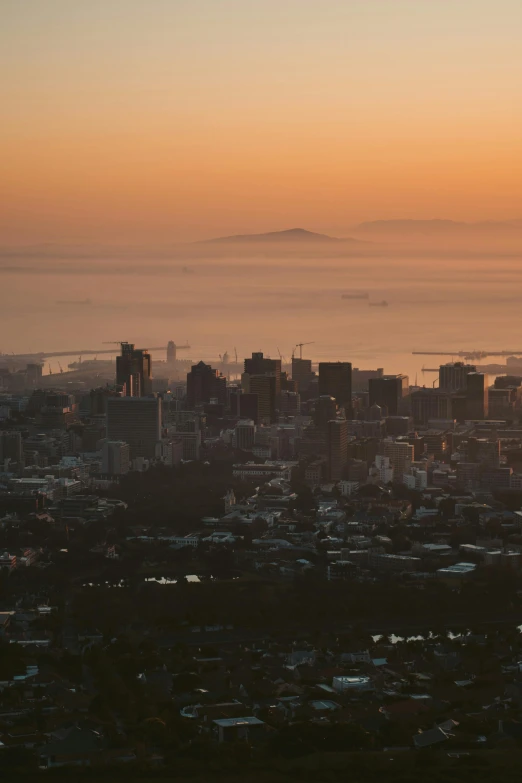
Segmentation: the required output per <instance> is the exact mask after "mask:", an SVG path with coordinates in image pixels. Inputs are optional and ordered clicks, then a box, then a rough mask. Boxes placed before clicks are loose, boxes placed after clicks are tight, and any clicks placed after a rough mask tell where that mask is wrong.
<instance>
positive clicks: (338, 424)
mask: <svg viewBox="0 0 522 783" xmlns="http://www.w3.org/2000/svg"><path fill="white" fill-rule="evenodd" d="M327 449H328V452H327V463H328V478H329V479H330V481H340V480H341V479H342V478H343V474H344V470H345V468H346V465H347V464H348V423H347V422H346V421H345V420H344V419H334V420H333V421H329V422H328V430H327Z"/></svg>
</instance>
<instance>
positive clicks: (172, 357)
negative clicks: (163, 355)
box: [167, 340, 176, 366]
mask: <svg viewBox="0 0 522 783" xmlns="http://www.w3.org/2000/svg"><path fill="white" fill-rule="evenodd" d="M175 361H176V343H175V342H174V341H173V340H169V341H168V343H167V364H168V365H171V366H172V365H173V364H174V363H175Z"/></svg>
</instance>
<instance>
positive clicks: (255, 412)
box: [238, 393, 259, 424]
mask: <svg viewBox="0 0 522 783" xmlns="http://www.w3.org/2000/svg"><path fill="white" fill-rule="evenodd" d="M238 415H239V416H241V418H242V419H252V421H253V422H254V424H258V423H259V401H258V398H257V394H250V393H248V394H242V395H241V396H240V397H239V411H238Z"/></svg>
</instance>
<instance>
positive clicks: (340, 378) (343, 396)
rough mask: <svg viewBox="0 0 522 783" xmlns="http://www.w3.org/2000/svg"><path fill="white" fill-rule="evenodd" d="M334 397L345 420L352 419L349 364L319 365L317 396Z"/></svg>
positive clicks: (327, 363) (324, 363)
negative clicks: (343, 413) (342, 409)
mask: <svg viewBox="0 0 522 783" xmlns="http://www.w3.org/2000/svg"><path fill="white" fill-rule="evenodd" d="M325 394H327V395H329V396H330V397H335V399H336V401H337V404H338V405H339V407H341V408H344V410H345V412H346V418H347V419H351V417H352V365H351V364H350V362H320V363H319V396H321V397H322V396H323V395H325Z"/></svg>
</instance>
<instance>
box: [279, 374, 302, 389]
mask: <svg viewBox="0 0 522 783" xmlns="http://www.w3.org/2000/svg"><path fill="white" fill-rule="evenodd" d="M281 391H282V392H284V391H287V392H298V391H299V385H298V383H297V381H296V380H294V379H293V378H289V377H288V373H287V372H282V373H281Z"/></svg>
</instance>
